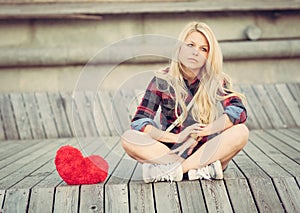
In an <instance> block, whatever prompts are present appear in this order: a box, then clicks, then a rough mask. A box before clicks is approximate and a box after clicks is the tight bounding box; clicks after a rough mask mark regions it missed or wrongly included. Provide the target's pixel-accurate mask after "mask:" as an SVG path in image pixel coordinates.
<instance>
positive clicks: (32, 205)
mask: <svg viewBox="0 0 300 213" xmlns="http://www.w3.org/2000/svg"><path fill="white" fill-rule="evenodd" d="M53 197H54V188H52V187H51V188H33V189H32V190H31V194H30V202H29V207H28V212H29V213H35V212H43V213H52V209H53Z"/></svg>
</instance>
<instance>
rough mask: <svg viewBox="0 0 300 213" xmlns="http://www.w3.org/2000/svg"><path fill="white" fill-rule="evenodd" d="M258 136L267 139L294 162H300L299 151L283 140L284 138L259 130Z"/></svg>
mask: <svg viewBox="0 0 300 213" xmlns="http://www.w3.org/2000/svg"><path fill="white" fill-rule="evenodd" d="M259 137H261V138H263V139H264V140H265V141H267V142H268V143H269V144H270V145H272V146H273V147H275V148H276V149H278V150H279V151H281V152H282V153H284V154H285V155H286V156H288V157H289V158H291V159H292V160H294V161H295V162H297V163H299V164H300V156H299V151H297V150H295V149H294V148H292V147H290V146H289V145H287V144H285V143H284V142H283V140H284V139H280V140H279V139H277V138H275V137H273V136H271V135H269V134H268V133H267V132H260V134H259Z"/></svg>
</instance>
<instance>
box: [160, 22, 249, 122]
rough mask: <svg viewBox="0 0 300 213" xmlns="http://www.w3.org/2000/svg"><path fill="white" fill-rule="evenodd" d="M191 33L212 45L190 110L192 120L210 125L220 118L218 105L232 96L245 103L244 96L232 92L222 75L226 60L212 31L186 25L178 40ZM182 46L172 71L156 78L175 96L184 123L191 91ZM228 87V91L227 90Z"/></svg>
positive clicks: (182, 40) (227, 77) (177, 108)
mask: <svg viewBox="0 0 300 213" xmlns="http://www.w3.org/2000/svg"><path fill="white" fill-rule="evenodd" d="M192 32H200V33H201V34H202V35H204V37H205V38H206V39H207V41H208V44H209V51H208V57H207V60H206V63H205V65H204V66H203V68H201V69H202V70H201V73H202V76H201V79H200V83H199V87H198V89H197V92H196V94H195V95H194V96H195V97H194V98H195V104H194V105H193V107H192V109H191V113H192V116H193V119H194V120H196V121H197V122H199V123H203V124H208V123H211V122H212V121H214V120H215V119H216V118H217V116H218V108H217V102H218V101H221V100H224V99H226V98H228V97H231V96H238V97H239V98H241V99H242V100H244V96H243V95H242V94H240V93H237V92H235V91H233V90H232V86H231V80H230V78H229V76H227V75H226V74H225V73H224V72H223V56H222V52H221V49H220V46H219V44H218V41H217V39H216V38H215V36H214V33H213V31H212V30H211V29H210V28H209V26H207V25H206V24H204V23H197V22H191V23H189V24H187V25H186V26H185V27H184V29H183V30H182V32H181V33H180V35H179V37H178V40H179V43H182V42H184V41H185V40H186V38H187V37H188V36H189V35H190V34H191V33H192ZM180 46H181V44H179V47H178V48H177V49H176V53H175V60H172V61H171V64H170V68H169V71H168V72H167V73H166V72H160V73H159V74H158V75H157V76H158V77H159V78H163V79H164V80H166V81H167V82H168V84H169V85H170V86H171V87H172V88H173V90H174V92H175V97H174V98H175V114H176V117H178V116H179V115H178V111H181V113H183V115H184V116H183V119H182V121H181V123H180V124H182V122H183V121H184V120H185V119H186V117H187V114H188V113H187V106H186V104H185V100H186V98H187V97H188V89H187V87H186V84H185V82H184V78H183V75H182V72H183V69H184V68H183V66H182V64H181V62H180V61H179V58H178V56H179V52H180ZM224 84H225V88H224ZM179 107H180V109H181V110H179Z"/></svg>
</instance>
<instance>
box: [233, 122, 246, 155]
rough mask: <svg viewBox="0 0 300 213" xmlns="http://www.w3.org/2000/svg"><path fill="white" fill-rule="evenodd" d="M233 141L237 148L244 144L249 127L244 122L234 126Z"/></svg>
mask: <svg viewBox="0 0 300 213" xmlns="http://www.w3.org/2000/svg"><path fill="white" fill-rule="evenodd" d="M234 135H235V143H236V146H238V148H240V149H242V148H243V147H244V146H246V144H247V142H248V138H249V129H248V127H247V126H246V125H245V124H237V125H235V126H234Z"/></svg>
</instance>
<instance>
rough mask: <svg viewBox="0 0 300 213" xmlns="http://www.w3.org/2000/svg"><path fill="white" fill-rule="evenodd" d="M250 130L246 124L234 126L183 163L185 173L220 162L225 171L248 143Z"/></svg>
mask: <svg viewBox="0 0 300 213" xmlns="http://www.w3.org/2000/svg"><path fill="white" fill-rule="evenodd" d="M248 136H249V130H248V128H247V127H246V126H245V125H244V124H238V125H234V126H232V127H231V128H229V129H227V130H225V131H224V132H222V133H221V134H220V135H218V136H216V137H214V138H213V139H211V140H209V141H208V142H206V143H205V144H204V145H203V146H201V147H200V148H199V149H198V150H197V151H196V152H195V153H193V154H192V155H191V156H190V157H188V158H187V159H186V160H185V161H184V162H183V163H182V169H183V172H184V173H185V172H188V171H189V170H191V169H198V168H201V167H204V166H206V165H208V164H210V163H213V162H215V161H217V160H220V161H221V163H222V167H223V169H224V168H226V166H227V165H228V163H229V161H230V160H231V159H232V158H233V157H234V156H235V155H236V154H237V153H238V152H239V151H241V150H242V149H243V147H244V146H245V145H246V143H247V141H248Z"/></svg>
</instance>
